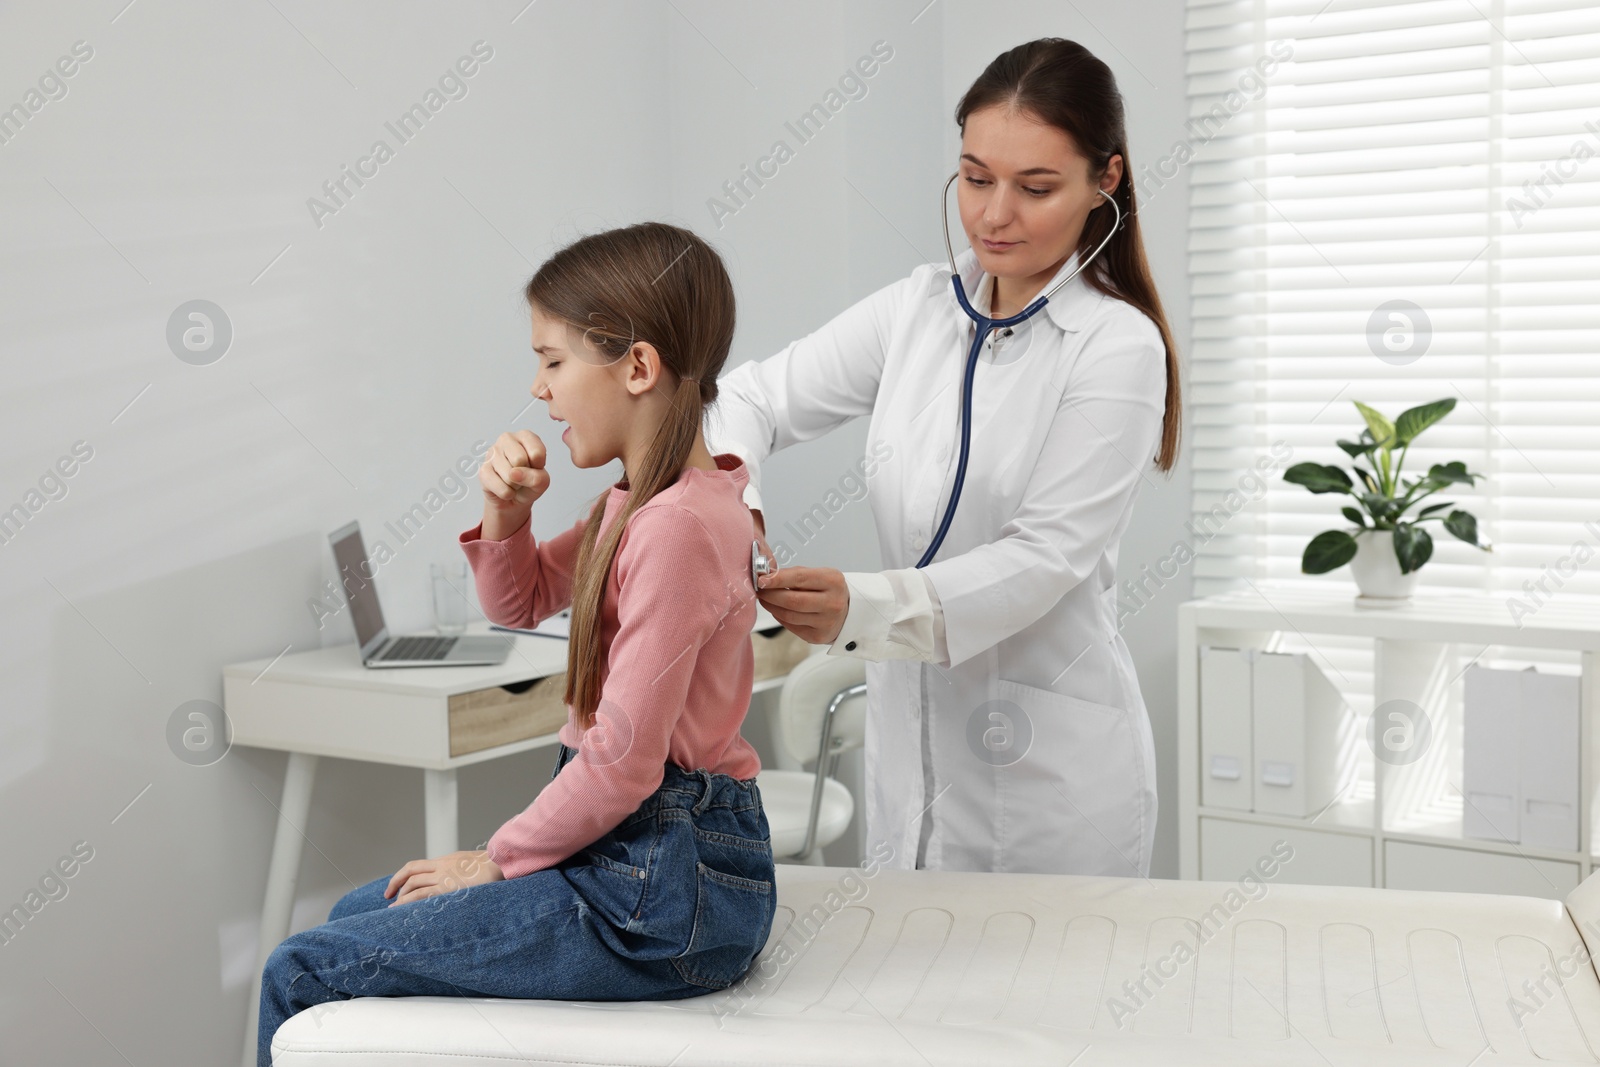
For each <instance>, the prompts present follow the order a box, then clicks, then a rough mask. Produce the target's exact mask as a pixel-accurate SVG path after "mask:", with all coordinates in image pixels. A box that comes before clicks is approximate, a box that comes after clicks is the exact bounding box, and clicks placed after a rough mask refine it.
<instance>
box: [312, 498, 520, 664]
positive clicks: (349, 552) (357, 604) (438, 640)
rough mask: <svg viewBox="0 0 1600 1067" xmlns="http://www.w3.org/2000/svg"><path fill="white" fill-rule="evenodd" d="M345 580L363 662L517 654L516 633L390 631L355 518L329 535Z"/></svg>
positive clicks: (492, 658)
mask: <svg viewBox="0 0 1600 1067" xmlns="http://www.w3.org/2000/svg"><path fill="white" fill-rule="evenodd" d="M328 541H329V542H330V543H331V544H332V545H333V561H334V563H335V564H336V565H337V566H338V568H339V584H340V585H341V586H342V587H343V588H344V595H345V600H346V601H348V602H349V604H350V618H351V620H352V621H353V622H354V623H355V626H356V641H357V642H358V643H359V644H360V646H361V662H362V663H363V664H364V665H365V666H368V667H467V666H494V665H495V664H497V663H504V662H505V659H506V657H507V656H508V655H510V654H511V640H512V639H511V638H509V637H492V636H486V635H482V634H471V635H466V634H463V635H461V636H458V637H443V636H440V635H438V634H401V635H400V636H398V637H390V636H389V627H388V626H386V625H384V621H383V608H382V607H380V606H379V605H378V586H377V583H376V582H375V581H374V580H373V578H374V577H375V572H374V571H373V569H372V566H371V565H370V563H369V562H368V560H367V548H366V543H365V542H363V541H362V540H361V524H360V523H355V522H352V523H350V524H349V525H348V526H341V527H340V528H339V529H337V530H335V531H333V533H331V534H329V535H328Z"/></svg>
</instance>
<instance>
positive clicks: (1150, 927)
mask: <svg viewBox="0 0 1600 1067" xmlns="http://www.w3.org/2000/svg"><path fill="white" fill-rule="evenodd" d="M1245 888H1246V889H1249V890H1252V891H1253V895H1251V893H1247V892H1245V891H1244V890H1242V889H1241V887H1240V885H1239V884H1237V883H1231V882H1175V881H1164V880H1156V881H1147V880H1141V879H1119V878H1090V877H1081V878H1080V877H1069V876H1061V875H1023V874H971V873H958V872H934V871H898V870H886V869H876V870H875V871H874V872H873V873H872V874H871V875H870V876H867V875H865V874H864V873H863V872H862V871H861V870H859V869H851V868H830V867H810V866H798V865H788V864H780V865H779V867H778V889H779V895H778V901H779V906H778V915H777V919H776V920H775V922H774V924H773V933H772V937H771V939H770V940H769V941H768V943H767V945H766V948H765V949H764V951H763V952H762V955H761V956H760V957H759V958H758V959H757V962H756V964H755V966H754V967H753V968H752V970H751V971H750V973H749V974H747V975H746V976H745V978H744V979H743V980H742V981H741V982H740V983H738V984H736V985H735V986H733V987H731V988H729V989H727V990H723V991H720V992H716V993H710V994H707V995H706V996H703V997H697V998H694V999H690V1000H679V1001H657V1002H641V1003H625V1004H624V1003H608V1002H559V1001H533V1000H486V999H452V998H436V997H416V998H405V999H380V998H361V999H356V1000H351V1001H345V1002H340V1003H338V1004H336V1005H328V1006H324V1007H323V1008H322V1009H321V1010H320V1011H307V1012H302V1013H301V1014H299V1015H297V1016H295V1017H293V1018H291V1019H290V1020H289V1021H288V1022H287V1023H285V1024H284V1025H283V1026H282V1027H281V1028H280V1029H279V1031H278V1034H277V1037H276V1040H275V1042H274V1052H275V1058H274V1063H275V1064H277V1065H279V1067H311V1065H319V1067H320V1065H333V1064H337V1065H339V1067H367V1065H373V1064H386V1065H402V1064H403V1065H416V1064H445V1063H448V1064H451V1065H453V1067H477V1065H496V1067H503V1065H505V1064H507V1063H510V1062H530V1063H544V1064H583V1065H586V1067H587V1065H594V1064H617V1065H639V1067H667V1065H674V1067H694V1065H731V1064H806V1065H823V1064H827V1065H855V1064H860V1065H868V1064H870V1065H873V1067H879V1065H905V1067H927V1065H939V1067H943V1065H945V1064H951V1065H956V1064H960V1065H970V1064H987V1063H993V1064H1003V1065H1006V1067H1033V1065H1036V1064H1040V1065H1042V1064H1053V1065H1066V1064H1072V1063H1078V1064H1080V1065H1081V1067H1096V1065H1102V1064H1161V1065H1163V1067H1168V1065H1171V1064H1177V1063H1184V1064H1217V1065H1223V1064H1227V1065H1238V1064H1273V1065H1298V1064H1306V1065H1314V1067H1328V1065H1330V1064H1332V1065H1337V1067H1344V1065H1346V1064H1361V1065H1367V1064H1384V1065H1387V1064H1396V1065H1398V1064H1407V1065H1423V1064H1438V1065H1440V1067H1469V1065H1471V1064H1478V1065H1480V1067H1487V1065H1489V1064H1494V1065H1500V1064H1507V1063H1535V1062H1542V1063H1552V1062H1555V1063H1591V1064H1592V1063H1597V1062H1600V1055H1597V1051H1600V982H1597V980H1596V977H1595V972H1594V970H1593V968H1592V966H1591V964H1590V963H1589V962H1588V958H1587V955H1586V953H1584V952H1583V950H1582V944H1583V942H1582V941H1581V939H1580V936H1579V933H1578V929H1577V927H1576V926H1574V924H1573V921H1572V919H1571V918H1570V917H1569V915H1568V913H1567V911H1566V909H1565V908H1564V906H1563V905H1562V904H1561V903H1560V902H1558V901H1549V900H1538V899H1534V898H1530V897H1505V896H1487V895H1476V894H1456V893H1415V892H1403V891H1399V890H1374V889H1344V888H1332V887H1321V886H1292V885H1277V884H1273V883H1271V882H1267V883H1265V884H1264V886H1263V887H1262V888H1259V889H1258V888H1256V887H1255V886H1248V887H1245ZM1179 945H1183V946H1186V948H1179V947H1178V946H1179ZM1141 978H1142V981H1143V989H1142V990H1140V989H1138V988H1136V987H1135V986H1134V983H1138V982H1139V981H1140V980H1141ZM1524 980H1526V981H1527V982H1528V983H1529V985H1528V986H1524V984H1523V983H1524ZM1124 983H1129V985H1128V986H1125V985H1124ZM1530 990H1531V991H1530ZM1513 997H1515V998H1517V1003H1516V1004H1513V1003H1512V998H1513ZM1085 1050H1088V1051H1087V1052H1085ZM1080 1056H1081V1059H1075V1057H1080Z"/></svg>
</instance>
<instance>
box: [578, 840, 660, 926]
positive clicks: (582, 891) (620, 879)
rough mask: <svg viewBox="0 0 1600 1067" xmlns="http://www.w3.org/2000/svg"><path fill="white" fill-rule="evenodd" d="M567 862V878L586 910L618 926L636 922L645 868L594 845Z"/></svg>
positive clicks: (638, 914)
mask: <svg viewBox="0 0 1600 1067" xmlns="http://www.w3.org/2000/svg"><path fill="white" fill-rule="evenodd" d="M575 859H576V860H577V862H576V863H571V864H570V865H568V866H566V868H565V870H566V876H567V882H568V883H569V884H570V885H571V886H572V888H573V889H574V890H575V891H576V892H577V894H578V896H579V897H580V898H581V899H582V900H583V902H584V903H585V904H587V905H588V906H589V910H591V911H593V912H595V913H597V914H598V915H600V917H601V918H603V919H605V921H606V922H608V923H610V924H611V925H612V926H615V927H617V928H619V929H627V928H628V926H629V925H630V924H631V923H634V922H636V921H637V920H638V919H639V917H640V914H641V912H642V910H643V909H642V907H641V905H642V904H643V901H644V884H645V870H644V868H643V867H635V866H634V865H633V864H631V863H624V862H623V861H621V860H618V859H614V858H613V857H611V856H607V855H606V854H605V853H603V852H597V851H595V850H594V849H589V848H585V849H580V850H579V851H578V853H577V855H576V857H575Z"/></svg>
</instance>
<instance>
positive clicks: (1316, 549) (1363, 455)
mask: <svg viewBox="0 0 1600 1067" xmlns="http://www.w3.org/2000/svg"><path fill="white" fill-rule="evenodd" d="M1355 405H1356V408H1357V410H1359V411H1360V412H1361V417H1362V418H1363V419H1365V420H1366V423H1367V426H1366V429H1364V430H1362V431H1361V437H1360V439H1359V440H1355V441H1340V442H1338V444H1339V447H1340V448H1341V449H1343V450H1344V452H1345V454H1346V455H1348V456H1349V457H1350V458H1351V460H1352V461H1353V462H1352V463H1351V465H1350V466H1351V469H1352V470H1354V471H1355V472H1356V475H1357V477H1359V478H1360V479H1361V483H1360V486H1359V487H1358V486H1357V484H1356V483H1355V482H1354V481H1352V480H1351V478H1350V476H1349V475H1348V474H1346V473H1345V472H1344V469H1343V468H1341V467H1335V466H1333V465H1332V464H1326V463H1296V464H1295V465H1294V466H1292V467H1290V468H1289V469H1288V470H1286V471H1284V472H1283V480H1284V481H1286V482H1293V483H1294V484H1296V485H1303V486H1305V487H1306V488H1307V489H1309V490H1310V491H1311V492H1313V493H1347V494H1349V495H1350V496H1353V497H1355V498H1356V501H1357V502H1358V503H1359V504H1360V505H1361V507H1360V508H1356V507H1353V506H1351V505H1346V506H1344V507H1343V508H1341V509H1340V511H1341V512H1342V513H1343V514H1344V517H1345V518H1347V519H1349V520H1350V521H1351V522H1352V523H1354V524H1355V526H1356V530H1355V531H1354V533H1357V534H1358V533H1360V532H1361V531H1363V530H1391V531H1393V532H1394V554H1395V557H1396V558H1397V559H1398V560H1399V561H1400V573H1401V574H1410V573H1411V572H1412V571H1414V570H1416V569H1418V568H1419V567H1421V566H1422V565H1423V564H1424V563H1426V562H1428V557H1430V556H1432V555H1433V538H1432V537H1431V536H1430V535H1429V534H1428V531H1427V530H1425V529H1423V527H1422V524H1423V523H1425V522H1430V521H1432V520H1434V519H1438V520H1439V521H1440V522H1442V523H1443V524H1444V528H1445V529H1446V530H1448V531H1450V533H1451V534H1452V535H1453V536H1455V537H1456V538H1457V539H1459V540H1462V541H1465V542H1466V543H1467V544H1469V545H1472V546H1474V547H1476V548H1481V549H1483V550H1484V551H1485V552H1488V551H1491V550H1492V546H1491V545H1490V544H1489V542H1488V541H1487V540H1480V539H1479V536H1478V520H1477V519H1476V518H1475V517H1473V516H1472V515H1471V514H1470V513H1468V512H1465V511H1462V510H1460V509H1459V508H1457V509H1455V510H1453V511H1451V512H1450V513H1449V514H1448V515H1440V514H1438V512H1441V511H1443V510H1444V509H1445V508H1448V507H1450V506H1451V505H1452V504H1453V503H1454V501H1449V500H1447V501H1445V502H1443V503H1440V504H1430V505H1429V506H1428V507H1425V508H1423V509H1422V510H1421V511H1418V512H1417V513H1416V516H1415V517H1414V518H1409V519H1408V518H1404V517H1403V516H1404V515H1405V513H1406V511H1407V510H1408V509H1410V508H1412V507H1414V506H1415V505H1417V504H1420V503H1421V502H1422V501H1423V500H1425V499H1427V498H1428V497H1429V496H1431V495H1433V494H1434V493H1437V492H1439V491H1440V490H1441V489H1445V488H1447V487H1448V486H1451V485H1455V484H1457V483H1465V484H1467V485H1469V486H1470V485H1474V484H1476V483H1475V482H1474V479H1476V478H1482V477H1484V475H1482V474H1476V473H1472V472H1469V471H1468V470H1467V466H1466V464H1464V463H1462V462H1460V461H1459V460H1458V461H1456V462H1453V463H1435V464H1434V465H1433V466H1432V467H1430V468H1428V473H1427V474H1425V475H1422V476H1421V477H1417V478H1413V479H1412V480H1411V481H1410V482H1405V481H1404V480H1403V479H1402V478H1401V477H1400V468H1401V466H1402V465H1403V464H1404V463H1405V460H1406V450H1407V449H1408V448H1410V447H1411V442H1413V441H1415V440H1416V439H1417V437H1418V436H1419V435H1421V433H1422V431H1424V430H1426V429H1427V428H1428V427H1430V426H1432V425H1433V424H1434V423H1436V422H1438V421H1439V420H1440V419H1442V418H1444V417H1445V416H1446V415H1448V414H1450V412H1451V411H1452V410H1453V409H1454V408H1455V406H1456V401H1455V398H1454V397H1446V398H1445V399H1443V400H1435V401H1433V402H1432V403H1429V404H1422V405H1420V406H1418V407H1414V408H1411V409H1410V410H1408V411H1403V412H1401V413H1400V417H1399V418H1397V419H1395V420H1394V421H1393V422H1390V421H1389V420H1388V419H1387V418H1385V417H1384V416H1383V414H1382V413H1380V412H1379V411H1377V410H1376V409H1374V408H1371V407H1368V406H1367V405H1366V404H1363V403H1362V402H1361V401H1359V400H1357V401H1355ZM1396 449H1399V451H1400V454H1399V456H1395V454H1394V452H1395V450H1396ZM1362 459H1365V460H1366V461H1367V462H1368V464H1369V465H1370V466H1371V467H1372V470H1371V471H1370V472H1369V471H1367V470H1365V469H1364V468H1363V467H1361V466H1360V461H1361V460H1362ZM1369 518H1370V519H1371V522H1370V523H1369V522H1368V519H1369ZM1355 554H1356V539H1355V537H1354V536H1353V534H1352V533H1350V532H1346V531H1344V530H1326V531H1324V532H1322V533H1319V534H1318V535H1317V536H1316V537H1314V538H1312V539H1311V543H1310V544H1308V545H1306V548H1305V552H1304V553H1303V554H1302V555H1301V557H1300V570H1301V572H1302V573H1304V574H1324V573H1326V572H1328V571H1331V570H1333V569H1334V568H1336V567H1342V566H1344V565H1345V564H1346V563H1349V562H1350V560H1352V559H1353V558H1355Z"/></svg>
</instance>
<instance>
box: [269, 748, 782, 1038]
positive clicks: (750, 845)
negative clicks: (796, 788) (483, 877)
mask: <svg viewBox="0 0 1600 1067" xmlns="http://www.w3.org/2000/svg"><path fill="white" fill-rule="evenodd" d="M574 754H575V753H574V750H573V749H570V748H568V747H567V746H566V745H562V746H561V752H560V755H559V756H558V757H557V760H556V769H555V773H554V774H552V775H551V777H552V778H553V777H555V774H559V773H560V772H561V768H562V767H563V766H565V765H566V763H567V761H568V760H569V759H571V758H572V756H573V755H574ZM774 874H775V872H774V870H773V859H772V842H771V836H770V832H769V830H768V828H767V816H766V813H765V812H764V811H763V810H762V808H761V794H760V792H759V791H758V790H757V788H756V780H755V779H754V778H748V779H735V778H732V777H729V776H728V775H726V774H713V773H712V772H710V771H707V770H704V769H700V770H695V771H685V770H683V769H682V768H680V767H678V766H677V765H676V764H674V763H672V762H671V761H670V760H669V761H668V762H667V764H666V768H665V772H664V776H663V778H662V782H661V786H660V788H658V789H657V790H656V791H655V792H654V793H652V794H651V795H650V796H649V797H648V798H647V799H646V800H645V801H644V803H642V804H640V805H639V807H638V808H637V809H636V810H635V811H634V812H633V814H631V815H629V816H628V817H627V818H626V819H624V820H623V821H622V823H621V825H619V826H618V827H617V828H616V829H614V830H612V831H610V832H609V833H607V834H605V835H603V836H602V837H600V838H599V840H597V841H595V842H593V843H592V844H590V845H589V846H588V847H587V848H584V849H580V850H579V851H578V852H577V853H575V854H574V855H572V856H571V857H569V858H568V859H566V860H564V861H562V862H561V863H559V864H557V865H556V866H554V867H549V868H546V869H544V870H541V871H534V872H532V873H530V874H526V875H523V876H522V877H520V878H509V879H505V880H502V881H497V882H487V883H485V884H483V885H474V886H467V887H466V888H464V889H458V890H455V891H454V892H450V893H440V894H437V895H435V896H431V897H425V898H423V899H421V900H413V901H409V902H407V903H405V904H400V905H395V906H393V907H391V906H390V901H389V900H387V899H385V898H384V895H383V891H384V889H385V888H386V887H387V886H388V884H389V880H390V878H391V875H384V876H383V877H381V878H375V879H373V880H372V881H370V882H368V883H367V884H366V885H363V886H360V887H359V888H356V889H352V890H351V891H350V892H349V893H346V894H345V895H344V897H343V898H341V899H340V900H339V902H338V903H337V904H335V905H334V907H333V910H332V911H331V912H329V913H328V921H327V922H326V923H323V924H322V925H321V926H317V927H314V928H312V929H310V930H305V931H302V932H301V933H298V934H294V935H292V936H290V937H288V938H286V939H285V940H284V941H283V942H282V944H280V945H279V946H278V947H277V948H276V949H274V950H273V952H272V955H271V956H270V957H268V959H267V962H266V966H265V967H264V968H263V970H262V975H261V1023H260V1029H259V1031H258V1034H259V1037H258V1045H257V1048H258V1053H257V1058H256V1062H257V1064H258V1065H259V1067H271V1064H272V1035H273V1034H275V1033H276V1032H277V1030H278V1027H279V1026H280V1025H282V1023H283V1021H284V1020H285V1019H287V1018H289V1017H290V1016H291V1015H294V1014H296V1013H298V1012H301V1011H305V1010H307V1009H312V1008H317V1006H319V1005H323V1004H328V1003H329V1002H332V1001H340V1000H349V999H350V998H352V997H417V996H434V997H438V996H456V997H519V998H530V999H543V1000H678V999H682V998H684V997H693V996H700V995H702V994H705V993H708V992H711V991H712V990H716V989H723V988H726V987H727V986H729V985H732V984H733V983H734V982H736V981H738V980H739V978H741V977H742V976H743V975H744V973H745V972H746V971H747V970H749V968H750V965H751V964H752V963H753V962H754V960H755V957H756V954H757V953H759V952H760V951H761V949H762V947H763V946H764V945H765V944H766V941H767V936H768V934H769V933H770V932H771V930H772V919H773V915H774V913H775V911H776V907H777V892H776V888H775V886H774ZM337 1007H338V1005H337V1004H335V1005H333V1007H332V1009H318V1010H337Z"/></svg>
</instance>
